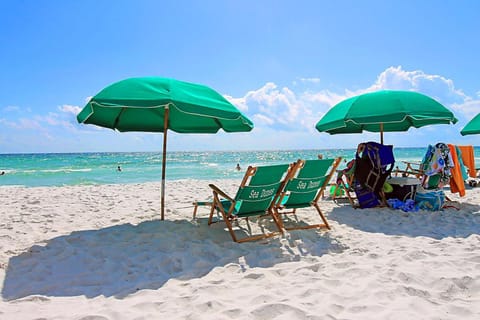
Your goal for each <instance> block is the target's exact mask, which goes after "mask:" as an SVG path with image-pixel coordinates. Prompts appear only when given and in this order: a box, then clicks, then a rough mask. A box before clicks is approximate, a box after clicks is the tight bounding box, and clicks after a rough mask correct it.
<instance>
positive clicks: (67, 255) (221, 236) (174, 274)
mask: <svg viewBox="0 0 480 320" xmlns="http://www.w3.org/2000/svg"><path fill="white" fill-rule="evenodd" d="M299 243H301V245H299ZM331 250H335V251H338V246H337V245H336V244H335V243H334V242H332V240H331V239H330V238H329V237H325V236H324V235H323V234H317V233H315V232H313V233H310V234H307V233H305V234H294V235H290V236H288V237H276V238H272V239H269V240H268V241H255V242H249V243H243V244H237V243H235V242H233V241H232V240H231V238H230V236H229V234H228V232H226V231H225V230H224V229H223V227H215V226H212V227H209V226H208V225H207V223H206V219H199V220H197V221H196V222H195V221H187V220H176V221H159V220H155V221H146V222H143V223H140V224H138V225H131V224H123V225H116V226H111V227H107V228H103V229H98V230H85V231H76V232H72V233H71V234H69V235H65V236H59V237H56V238H52V239H50V240H47V241H46V242H45V245H34V246H32V247H30V248H29V249H27V250H26V251H25V252H23V253H21V254H20V255H18V256H14V257H11V258H10V259H9V263H8V267H7V270H6V273H5V280H4V285H3V290H2V297H3V298H4V299H6V300H14V299H19V298H23V297H26V296H29V295H45V296H62V297H65V296H79V295H84V296H86V297H88V298H93V297H96V296H100V295H103V296H106V297H111V296H113V297H116V298H123V297H125V296H128V295H130V294H132V293H135V292H137V291H139V290H143V289H153V290H156V289H159V288H161V287H162V286H163V285H164V284H165V283H166V282H167V281H169V280H170V279H177V280H181V281H187V280H190V279H195V278H200V277H202V276H205V275H206V274H208V273H209V272H210V271H211V270H212V269H214V268H216V267H223V266H226V265H227V264H233V265H237V266H238V267H240V268H241V269H248V268H255V267H261V268H268V267H271V266H274V265H275V264H277V263H281V262H288V261H297V260H299V259H301V257H302V256H303V255H318V256H321V255H323V254H325V253H328V252H329V251H331Z"/></svg>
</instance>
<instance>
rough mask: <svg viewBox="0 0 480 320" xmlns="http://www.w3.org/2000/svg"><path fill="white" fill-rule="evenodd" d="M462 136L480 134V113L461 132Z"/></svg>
mask: <svg viewBox="0 0 480 320" xmlns="http://www.w3.org/2000/svg"><path fill="white" fill-rule="evenodd" d="M460 133H461V135H462V136H466V135H467V134H479V133H480V113H479V114H477V115H476V116H475V117H473V119H472V120H470V121H469V122H468V123H467V124H466V125H465V127H464V128H463V129H462V131H460Z"/></svg>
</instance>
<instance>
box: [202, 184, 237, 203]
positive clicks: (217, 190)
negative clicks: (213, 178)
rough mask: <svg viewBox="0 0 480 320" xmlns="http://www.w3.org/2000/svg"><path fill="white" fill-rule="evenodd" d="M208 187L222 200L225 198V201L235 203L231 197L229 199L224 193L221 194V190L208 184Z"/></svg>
mask: <svg viewBox="0 0 480 320" xmlns="http://www.w3.org/2000/svg"><path fill="white" fill-rule="evenodd" d="M208 186H209V187H210V188H211V189H212V190H213V192H214V193H217V194H219V195H220V196H222V197H223V198H225V199H227V200H229V201H231V202H234V201H235V200H234V199H233V198H232V197H230V196H229V195H227V194H226V193H225V192H223V191H222V190H220V188H219V187H217V186H216V185H214V184H209V185H208Z"/></svg>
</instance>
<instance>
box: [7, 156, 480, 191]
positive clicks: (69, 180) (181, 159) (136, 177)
mask: <svg viewBox="0 0 480 320" xmlns="http://www.w3.org/2000/svg"><path fill="white" fill-rule="evenodd" d="M478 152H479V150H478V148H475V155H477V154H479V153H478ZM394 153H395V160H396V163H397V165H398V166H399V167H400V168H402V167H403V166H404V165H403V163H402V162H401V161H402V160H406V161H412V160H415V161H419V160H421V159H422V157H423V155H424V153H425V148H395V149H394ZM318 154H322V155H323V156H324V157H335V156H342V157H344V158H346V159H352V158H353V157H354V156H355V150H354V149H334V150H290V151H288V150H286V151H239V152H232V151H229V152H221V151H214V152H169V153H168V154H167V162H166V163H167V170H166V179H167V180H177V179H199V180H211V179H236V178H241V177H242V176H243V173H244V170H243V169H245V168H246V167H247V166H248V165H263V164H275V163H289V162H293V161H295V160H297V159H299V158H301V159H316V158H317V155H318ZM237 163H239V164H240V166H241V167H242V170H241V171H237V170H235V166H236V164H237ZM476 163H477V167H478V164H480V158H477V157H476ZM117 166H120V167H121V168H122V171H121V172H118V171H117ZM161 166H162V154H161V153H160V152H125V153H48V154H41V153H38V154H0V172H2V171H4V172H5V174H4V175H0V186H1V185H21V186H27V187H35V186H63V185H78V184H117V183H141V182H150V181H161Z"/></svg>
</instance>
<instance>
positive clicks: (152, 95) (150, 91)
mask: <svg viewBox="0 0 480 320" xmlns="http://www.w3.org/2000/svg"><path fill="white" fill-rule="evenodd" d="M77 121H78V122H79V123H85V124H95V125H97V126H101V127H105V128H111V129H115V130H118V131H120V132H125V131H140V132H163V161H162V190H161V197H162V199H161V200H162V203H161V219H162V220H163V219H164V211H165V162H166V147H167V131H168V130H172V131H175V132H179V133H216V132H217V131H218V130H220V129H223V130H224V131H226V132H246V131H250V130H252V129H253V123H252V121H250V120H249V119H248V118H247V117H246V116H244V115H243V114H242V113H241V112H240V111H239V110H238V109H237V108H236V107H235V106H234V105H232V104H231V103H230V102H228V101H227V100H226V99H225V98H224V97H223V96H222V95H220V94H219V93H218V92H216V91H215V90H213V89H211V88H209V87H207V86H204V85H200V84H194V83H189V82H183V81H178V80H174V79H169V78H159V77H143V78H130V79H125V80H122V81H119V82H116V83H114V84H112V85H110V86H108V87H106V88H104V89H103V90H102V91H100V92H99V93H98V94H96V95H95V96H94V97H93V98H92V99H90V101H89V102H88V103H87V105H86V106H85V107H84V108H83V109H82V110H81V111H80V113H79V114H78V115H77Z"/></svg>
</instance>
